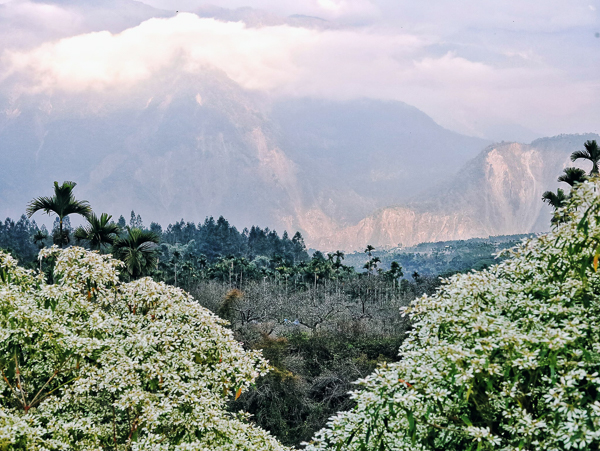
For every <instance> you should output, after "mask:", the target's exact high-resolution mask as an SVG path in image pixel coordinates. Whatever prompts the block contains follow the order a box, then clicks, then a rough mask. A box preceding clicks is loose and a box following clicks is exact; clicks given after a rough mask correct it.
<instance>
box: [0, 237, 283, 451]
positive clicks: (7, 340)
mask: <svg viewBox="0 0 600 451" xmlns="http://www.w3.org/2000/svg"><path fill="white" fill-rule="evenodd" d="M48 257H52V258H55V259H56V263H55V269H54V280H55V282H56V283H55V284H53V285H48V284H46V283H45V280H44V277H43V275H36V273H34V272H33V271H29V270H25V269H23V268H20V267H19V266H17V262H16V261H15V260H14V259H13V258H12V257H10V256H9V255H7V254H5V253H0V371H1V374H0V449H2V450H4V449H11V450H67V449H68V450H75V451H77V450H101V449H119V450H209V449H210V450H217V449H218V450H267V451H268V450H283V449H284V448H283V447H282V446H281V445H279V444H278V443H277V441H276V440H275V439H274V438H272V437H271V436H270V435H269V434H268V433H266V432H265V431H263V430H262V429H259V428H257V427H255V426H252V425H251V424H250V423H248V421H247V418H246V415H244V414H243V413H239V414H230V413H228V412H226V409H225V407H226V402H227V400H228V398H229V397H234V396H239V394H240V393H241V392H242V391H244V390H246V389H247V388H248V387H249V386H250V385H251V384H253V383H254V381H255V379H256V378H257V377H258V376H259V375H260V374H264V373H265V372H266V371H267V364H266V362H265V360H263V358H262V357H261V355H260V354H259V353H256V352H245V351H244V350H243V349H242V347H241V345H240V344H239V343H237V342H236V341H235V340H234V339H233V336H232V333H231V332H230V331H228V330H227V329H225V328H224V327H223V324H224V322H223V321H222V320H220V319H218V318H217V317H216V316H214V315H213V314H211V313H210V312H208V311H207V310H205V309H204V308H202V307H200V306H199V305H198V304H197V303H196V302H195V301H194V300H193V299H192V298H191V297H190V296H189V295H187V294H186V293H185V292H183V291H182V290H179V289H176V288H173V287H170V286H167V285H164V284H162V283H157V282H154V281H153V280H152V279H149V278H143V279H139V280H136V281H134V282H131V283H120V282H119V277H118V269H119V268H120V267H121V266H122V263H121V262H118V261H116V260H113V259H111V258H110V256H105V255H100V254H98V253H96V252H88V251H86V250H84V249H82V248H78V247H71V248H69V249H66V250H63V251H61V250H59V249H58V248H57V247H56V246H54V247H52V248H48V249H44V250H42V251H41V253H40V258H48Z"/></svg>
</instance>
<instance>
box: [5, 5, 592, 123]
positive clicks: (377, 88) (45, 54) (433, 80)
mask: <svg viewBox="0 0 600 451" xmlns="http://www.w3.org/2000/svg"><path fill="white" fill-rule="evenodd" d="M314 1H315V2H317V1H320V2H321V3H322V5H321V6H320V7H321V8H326V7H330V8H332V9H335V8H340V10H341V9H343V8H352V7H359V6H360V4H361V3H360V2H353V3H347V2H345V1H344V0H314ZM328 5H329V6H328ZM348 5H349V6H348ZM352 5H354V6H352ZM356 5H358V6H356ZM317 6H318V5H317ZM348 11H349V9H348ZM452 47H453V45H452V44H451V43H450V42H448V41H447V40H445V39H443V38H441V37H440V36H436V35H435V34H431V33H420V34H419V33H416V32H413V33H406V32H400V31H398V30H396V31H393V30H389V29H388V31H387V32H386V31H384V30H383V29H381V28H375V27H372V28H365V27H362V28H342V29H335V30H321V31H319V30H315V29H306V28H300V27H291V26H287V25H282V26H263V27H260V28H252V27H247V26H245V25H244V24H243V23H241V22H220V21H217V20H214V19H203V18H199V17H197V16H196V15H193V14H189V13H180V14H178V15H177V16H175V17H172V18H170V19H151V20H148V21H146V22H143V23H142V24H140V25H139V26H136V27H133V28H130V29H127V30H125V31H124V32H122V33H119V34H111V33H109V32H106V31H105V32H97V33H88V34H83V35H79V36H74V37H70V38H65V39H62V40H59V41H56V42H48V43H45V44H43V45H42V46H40V47H38V48H36V49H33V50H31V51H9V52H5V53H4V54H3V56H2V58H1V60H0V67H3V68H4V71H3V72H0V80H2V79H4V80H5V82H4V89H7V88H6V86H8V85H9V84H10V83H14V82H15V80H16V81H18V83H20V84H21V85H25V86H26V88H27V89H28V90H30V91H37V92H39V91H43V92H55V91H67V92H82V91H86V90H94V91H100V92H102V91H103V90H106V92H110V93H119V92H123V90H128V89H130V88H131V87H132V86H138V85H140V84H142V85H143V82H145V81H152V80H153V78H154V77H157V76H158V75H159V74H160V76H161V77H164V76H165V74H171V75H172V76H173V77H176V76H177V74H181V73H184V74H188V75H191V76H192V78H193V75H194V74H198V73H201V72H203V71H204V70H206V69H207V68H216V69H218V70H220V71H223V72H224V73H225V74H227V76H228V77H229V78H231V79H232V80H234V81H235V82H236V83H238V84H240V85H241V86H242V87H244V88H246V89H254V90H263V91H268V92H270V93H272V94H274V95H282V96H289V95H292V96H316V97H327V98H339V99H348V98H356V97H374V98H382V99H396V100H401V101H405V102H407V103H409V104H412V105H415V106H416V107H418V108H421V109H422V110H424V111H425V112H426V113H428V114H430V115H431V116H432V117H433V118H434V119H435V120H437V121H438V122H440V123H441V124H442V125H445V126H448V127H450V128H454V129H457V130H460V131H463V132H468V133H472V134H481V131H482V130H484V129H486V128H487V127H489V126H490V125H491V124H493V123H494V122H495V121H499V122H504V123H509V122H510V123H520V124H522V125H524V126H526V127H529V128H532V129H534V130H539V131H540V132H541V133H549V134H551V133H560V132H563V131H564V132H569V131H585V130H588V131H589V130H593V128H592V126H593V124H597V123H598V122H600V116H599V113H598V112H596V110H597V109H596V108H595V107H594V105H597V104H598V101H599V100H600V93H599V89H598V84H597V83H595V82H593V81H589V80H586V79H585V78H581V77H580V78H579V79H577V78H574V77H573V76H572V74H571V73H567V72H566V69H559V68H556V67H553V66H551V65H550V64H549V63H548V62H545V59H544V58H543V57H542V56H539V55H537V54H536V52H535V51H534V49H530V48H527V47H525V48H523V47H519V46H518V45H515V46H511V45H502V46H501V47H499V48H493V47H490V50H489V53H490V57H488V58H487V60H478V59H477V58H473V57H467V56H465V54H463V53H461V52H460V51H458V50H453V49H452ZM456 47H458V48H460V47H459V46H456ZM513 47H514V48H513ZM444 48H445V50H443V51H442V50H441V49H444ZM448 48H449V50H448ZM189 78H190V77H188V79H189ZM0 89H3V88H2V86H1V85H0ZM140 89H141V88H140ZM146 94H147V95H146V97H145V98H146V99H147V98H149V97H152V96H153V95H154V93H153V92H148V93H146ZM119 96H120V94H116V95H114V97H113V98H112V100H110V101H114V102H117V101H118V99H119ZM109 97H110V96H109V95H107V101H109ZM565 114H568V115H569V116H568V118H565V117H564V115H565ZM561 115H562V116H561ZM569 121H571V123H569ZM577 121H578V122H577ZM564 124H567V125H566V126H565V127H563V125H564ZM561 127H562V128H561ZM569 127H570V128H569ZM578 127H579V128H578Z"/></svg>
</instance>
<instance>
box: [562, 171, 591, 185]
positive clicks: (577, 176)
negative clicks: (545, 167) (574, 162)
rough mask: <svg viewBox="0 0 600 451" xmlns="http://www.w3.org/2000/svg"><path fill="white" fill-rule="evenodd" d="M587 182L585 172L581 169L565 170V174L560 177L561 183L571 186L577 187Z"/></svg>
mask: <svg viewBox="0 0 600 451" xmlns="http://www.w3.org/2000/svg"><path fill="white" fill-rule="evenodd" d="M586 180H587V177H586V174H585V171H584V170H583V169H579V168H565V169H564V170H563V174H562V175H561V176H560V177H558V181H559V182H565V183H567V184H569V185H570V186H572V187H573V186H575V184H576V183H583V182H585V181H586Z"/></svg>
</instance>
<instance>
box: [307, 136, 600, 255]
mask: <svg viewBox="0 0 600 451" xmlns="http://www.w3.org/2000/svg"><path fill="white" fill-rule="evenodd" d="M588 139H598V136H597V135H592V134H590V135H564V136H558V137H554V138H544V139H539V140H536V141H534V142H533V143H531V144H530V145H527V144H519V143H501V144H495V145H492V146H489V147H487V148H486V149H485V150H483V151H482V152H481V154H480V155H478V156H477V157H476V158H474V159H473V160H471V161H470V162H469V163H467V164H466V165H465V167H464V168H463V169H462V170H461V171H459V173H458V174H457V175H456V176H455V177H454V179H453V180H452V181H451V182H449V183H443V184H440V185H438V186H435V187H433V188H431V189H429V190H427V192H425V193H423V194H422V195H420V196H418V197H417V198H415V200H414V201H413V202H410V203H407V204H406V205H405V206H393V207H387V208H382V209H380V210H378V211H376V212H375V213H373V214H372V215H369V216H368V217H366V218H364V219H363V220H361V221H359V222H358V223H357V224H355V225H353V226H350V227H345V228H339V229H338V230H335V231H333V232H332V233H331V234H329V235H328V236H324V237H322V238H320V239H318V240H316V242H315V247H319V248H326V249H334V248H342V249H346V250H362V248H364V247H365V246H366V244H372V245H374V246H383V247H390V246H398V245H404V246H410V245H413V244H417V243H420V242H425V241H441V240H459V239H467V238H473V237H487V236H489V235H508V234H517V233H526V232H542V231H545V230H547V229H548V227H549V224H550V213H551V209H550V208H549V207H548V206H547V205H545V204H543V202H542V201H541V196H542V193H543V192H544V191H546V190H549V189H555V188H556V187H557V186H558V183H557V181H556V179H557V177H558V176H559V175H560V173H561V172H562V170H563V169H564V168H565V167H567V166H572V165H573V163H572V162H571V161H570V158H569V157H570V154H571V153H572V152H573V151H574V150H577V149H581V148H582V147H583V143H584V142H585V141H586V140H588ZM580 166H581V167H583V168H585V169H588V170H589V169H590V168H587V167H586V165H585V163H581V164H580ZM563 185H564V184H563ZM563 188H565V189H566V188H568V186H566V185H564V186H563Z"/></svg>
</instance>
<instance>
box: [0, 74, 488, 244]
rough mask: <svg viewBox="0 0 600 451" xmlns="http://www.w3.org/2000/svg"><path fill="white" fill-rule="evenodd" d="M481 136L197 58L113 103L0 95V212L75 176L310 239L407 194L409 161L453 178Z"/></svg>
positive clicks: (164, 215) (135, 202)
mask: <svg viewBox="0 0 600 451" xmlns="http://www.w3.org/2000/svg"><path fill="white" fill-rule="evenodd" d="M110 95H111V96H113V97H114V96H115V95H116V94H114V93H111V94H110ZM484 143H485V142H484V141H481V140H479V139H475V138H469V137H464V136H461V135H458V134H455V133H452V132H449V131H447V130H445V129H443V128H442V127H440V126H439V125H437V124H436V123H435V122H434V121H433V120H431V119H430V118H429V117H427V116H426V115H425V114H423V113H422V112H420V111H419V110H417V109H415V108H412V107H409V106H407V105H405V104H402V103H400V102H381V101H354V102H338V103H335V102H328V103H324V102H316V101H310V100H294V101H279V102H277V103H275V104H273V103H272V102H271V101H269V100H268V99H266V98H262V97H260V96H259V95H258V94H256V93H252V92H249V91H246V90H243V89H242V88H241V87H239V85H237V84H236V83H234V82H232V81H231V80H230V79H229V78H227V77H226V76H225V75H224V74H223V73H221V72H218V71H215V70H212V71H211V70H208V69H207V70H206V71H204V72H203V74H202V75H194V76H188V77H187V78H186V77H185V76H177V77H172V76H171V75H169V74H165V77H164V78H163V79H160V80H158V81H156V80H153V81H149V82H148V83H146V84H140V85H138V86H136V87H135V89H132V90H131V91H130V92H124V93H123V94H122V98H119V102H115V101H114V100H112V101H111V100H110V99H108V100H107V98H106V96H105V95H104V94H101V93H94V92H92V91H90V92H84V93H78V94H71V95H67V94H65V93H60V92H56V93H54V94H29V95H27V94H21V95H19V96H17V97H15V98H10V97H8V98H4V99H0V152H1V154H2V156H3V157H4V162H5V163H4V164H3V165H1V166H0V198H1V199H2V202H0V216H1V217H6V216H12V217H15V216H18V215H20V214H21V213H22V212H23V211H24V210H25V206H26V204H27V202H28V201H29V200H30V199H32V198H33V197H35V196H39V195H43V194H45V193H48V192H49V190H50V189H51V186H52V182H53V181H54V180H58V181H62V180H74V181H76V182H78V183H79V186H78V187H77V195H78V197H80V198H83V199H87V200H89V201H90V202H91V203H92V206H93V207H94V209H95V210H97V211H106V212H108V213H111V214H113V215H115V216H117V217H118V215H120V214H123V215H125V216H127V215H128V214H129V211H130V210H132V209H135V211H136V212H137V213H140V214H141V215H142V216H143V217H144V218H146V221H150V220H152V221H158V222H161V223H163V224H166V223H168V222H172V221H175V220H179V219H180V218H185V219H186V220H190V221H202V220H203V219H204V218H205V217H206V216H208V215H215V216H219V215H224V216H225V217H227V218H228V219H229V220H230V221H231V222H232V223H233V224H236V225H238V227H244V226H249V225H252V224H258V225H261V226H263V227H265V226H268V227H270V228H276V229H277V230H282V229H284V228H287V229H288V230H292V229H293V230H296V229H300V230H302V232H303V233H305V234H307V235H308V236H307V238H308V239H309V240H310V239H311V238H312V237H314V238H318V237H321V236H322V233H323V231H324V230H334V229H337V228H339V227H343V226H347V225H349V224H352V223H356V222H357V221H359V220H360V219H362V218H364V217H365V216H366V215H367V214H369V213H371V212H372V211H373V210H374V208H377V207H382V206H385V205H387V204H389V203H394V202H400V201H402V200H403V199H406V198H407V194H415V193H416V192H418V190H419V189H420V188H421V187H422V185H421V184H420V183H419V180H418V179H417V178H414V177H413V178H411V177H412V175H411V174H413V173H414V174H425V175H426V176H427V177H434V178H438V177H440V176H441V175H443V174H446V175H448V176H450V174H451V173H450V172H449V168H451V165H450V163H451V162H457V163H459V162H465V161H467V160H468V158H469V157H471V156H473V155H475V154H476V153H477V151H478V149H480V148H481V147H482V144H484ZM436 155H437V157H436ZM407 168H409V170H407ZM407 180H408V182H407ZM321 223H323V224H327V227H321V225H320V224H321Z"/></svg>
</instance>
